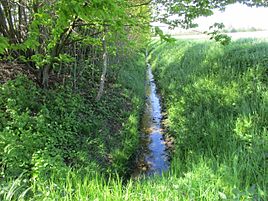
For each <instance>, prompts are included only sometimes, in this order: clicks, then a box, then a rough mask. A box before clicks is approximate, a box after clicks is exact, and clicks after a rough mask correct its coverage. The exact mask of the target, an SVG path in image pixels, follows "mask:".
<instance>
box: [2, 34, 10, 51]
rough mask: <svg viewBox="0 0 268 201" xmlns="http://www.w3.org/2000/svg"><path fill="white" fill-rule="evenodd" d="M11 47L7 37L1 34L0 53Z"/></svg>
mask: <svg viewBox="0 0 268 201" xmlns="http://www.w3.org/2000/svg"><path fill="white" fill-rule="evenodd" d="M8 47H9V44H8V40H7V38H5V37H3V36H0V54H3V53H4V52H5V51H6V49H7V48H8Z"/></svg>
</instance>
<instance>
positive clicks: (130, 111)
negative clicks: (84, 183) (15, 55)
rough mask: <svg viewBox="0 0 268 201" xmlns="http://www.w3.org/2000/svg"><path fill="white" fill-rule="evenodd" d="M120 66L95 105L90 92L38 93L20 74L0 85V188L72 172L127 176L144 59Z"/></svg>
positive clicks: (61, 90) (66, 89) (133, 147)
mask: <svg viewBox="0 0 268 201" xmlns="http://www.w3.org/2000/svg"><path fill="white" fill-rule="evenodd" d="M132 62H133V63H132ZM122 68H123V70H122V72H121V71H120V72H119V73H118V75H117V78H116V79H117V80H115V79H114V78H110V80H109V82H108V83H109V85H108V86H107V90H106V91H105V95H104V96H103V97H102V100H101V101H98V102H96V101H95V100H94V98H95V95H96V91H95V92H94V90H92V91H91V93H93V94H91V95H88V94H87V95H81V94H80V93H79V91H74V90H72V89H71V88H70V87H68V85H66V86H64V87H63V86H58V87H56V86H55V87H54V88H51V89H42V88H40V87H38V86H37V85H36V84H35V83H33V82H32V81H30V80H29V79H28V78H26V77H25V76H20V77H18V78H17V79H15V80H11V81H8V82H7V83H5V84H3V85H1V88H0V111H1V112H0V168H1V180H0V185H1V188H3V189H5V186H6V185H9V184H10V185H11V184H12V183H10V182H9V181H10V180H11V181H12V182H14V181H15V179H17V178H21V180H23V179H26V180H25V181H30V182H33V181H35V182H36V181H38V182H42V181H43V182H44V181H46V180H49V179H51V178H52V177H55V178H57V179H58V180H60V178H62V179H64V178H65V177H66V173H67V172H68V171H70V170H71V168H72V169H73V170H75V169H76V170H79V171H82V170H83V171H84V172H95V173H96V174H105V175H108V174H109V175H110V174H115V173H118V174H119V175H125V174H127V173H128V163H129V161H130V158H131V157H132V155H133V154H134V152H135V151H136V147H137V144H138V139H139V133H138V123H139V113H140V109H141V108H142V105H143V94H144V86H143V83H144V78H145V74H144V61H143V57H142V56H141V55H139V56H136V57H135V59H134V58H133V59H132V60H131V62H129V63H128V64H127V63H124V64H122ZM134 75H135V76H134ZM130 78H131V79H130ZM131 83H132V84H131ZM85 87H86V86H85ZM86 90H89V91H90V89H83V91H86ZM130 97H131V98H130ZM20 175H22V176H20ZM64 175H65V176H64ZM6 182H8V183H9V184H8V183H7V184H6ZM26 183H27V182H26ZM37 184H38V183H37ZM27 185H28V184H27ZM27 185H26V186H27ZM26 186H25V188H26ZM1 193H2V194H5V192H3V191H2V192H1ZM1 193H0V197H1Z"/></svg>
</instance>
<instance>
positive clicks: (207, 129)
mask: <svg viewBox="0 0 268 201" xmlns="http://www.w3.org/2000/svg"><path fill="white" fill-rule="evenodd" d="M151 48H152V51H151V54H150V62H151V63H152V66H153V70H154V73H155V77H156V80H157V82H158V86H159V88H160V92H161V94H162V97H163V102H164V105H165V108H166V110H167V113H168V119H167V123H168V130H169V133H170V134H171V135H173V136H174V138H175V152H174V155H173V157H172V163H171V167H170V171H169V172H167V173H165V174H164V175H163V176H161V177H160V176H154V177H151V178H146V179H140V180H133V179H130V180H129V181H128V182H125V181H123V179H122V178H121V177H120V176H118V175H116V174H111V175H107V174H101V173H99V172H98V171H97V172H96V171H92V170H91V169H89V170H86V169H80V170H77V169H69V170H68V171H66V172H61V176H59V175H58V174H55V175H52V176H51V177H50V179H47V180H34V179H31V180H28V181H24V180H23V178H20V177H19V178H18V179H17V180H16V181H14V182H13V183H12V182H7V184H8V185H6V188H3V189H2V198H3V199H2V200H12V199H13V198H18V196H21V197H20V198H19V199H20V200H66V201H67V200H100V201H101V200H122V201H123V200H131V201H132V200H140V201H143V200H172V201H173V200H181V201H184V200H189V201H190V200H211V201H214V200H260V201H262V200H267V199H268V195H267V194H268V190H267V189H268V188H267V187H268V169H267V154H268V131H267V125H268V116H267V115H268V92H267V91H268V90H267V89H268V88H267V87H268V85H267V83H268V82H267V81H268V80H267V67H268V66H267V61H268V57H267V55H268V43H267V42H266V41H258V40H240V41H236V42H233V43H231V44H230V45H229V46H226V47H224V46H220V45H218V44H215V43H212V42H191V41H176V42H175V43H170V44H168V43H162V44H160V43H158V42H157V43H154V44H153V45H152V46H151ZM129 72H131V73H128V72H127V71H125V70H123V69H122V72H120V73H121V75H120V79H121V81H123V82H125V83H126V86H128V87H127V88H128V91H135V90H138V89H137V88H140V89H142V85H143V83H140V81H141V79H140V80H136V81H135V79H136V78H137V77H140V74H139V73H141V72H142V71H136V69H135V68H134V66H133V67H132V68H130V71H129ZM142 76H143V75H142ZM131 83H135V84H134V85H132V84H131ZM136 86H138V87H136ZM138 91H139V92H141V90H138ZM129 95H130V94H129V92H126V93H125V96H129ZM133 99H134V100H135V98H133ZM137 101H138V100H137ZM128 120H129V123H130V124H131V123H133V124H134V125H136V124H137V121H136V118H135V115H134V116H129V119H128ZM131 132H133V133H136V130H135V128H134V129H130V130H128V132H126V133H125V135H126V138H125V139H128V137H129V136H130V135H131ZM128 145H129V144H128V143H126V145H125V147H126V148H123V149H122V150H124V151H126V150H127V147H128ZM123 147H124V146H123ZM131 149H132V148H131V147H130V150H131ZM124 151H123V152H124ZM119 155H120V154H119ZM119 158H120V157H119ZM123 158H124V157H123ZM123 161H125V160H123ZM120 164H121V162H120V160H119V162H118V165H120ZM29 186H30V189H28V187H29Z"/></svg>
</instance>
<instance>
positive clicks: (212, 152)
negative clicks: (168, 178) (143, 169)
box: [151, 40, 268, 200]
mask: <svg viewBox="0 0 268 201" xmlns="http://www.w3.org/2000/svg"><path fill="white" fill-rule="evenodd" d="M267 61H268V43H267V42H261V41H257V40H240V41H236V42H233V43H232V44H230V45H229V46H226V47H223V46H220V45H217V44H214V43H211V42H190V41H177V42H176V43H174V44H160V45H159V44H158V45H155V46H154V50H153V51H152V54H151V62H152V64H153V68H154V72H155V75H156V77H157V78H156V80H158V84H159V87H160V89H161V93H162V95H163V97H164V99H165V106H166V107H167V112H168V115H167V116H168V124H169V130H170V132H171V134H173V136H174V137H175V142H176V143H175V144H176V151H175V155H174V157H173V162H172V171H173V176H174V175H175V176H176V177H180V179H181V181H184V180H186V181H187V180H188V182H189V183H188V185H189V189H188V190H189V192H187V191H186V192H184V191H183V190H182V189H183V188H179V189H180V191H181V196H182V195H183V194H186V195H188V196H190V197H192V198H195V199H204V200H207V199H208V200H217V199H238V200H249V199H255V200H266V199H267V193H268V192H267V187H268V183H267V181H268V172H267V171H268V169H267V153H268V138H267V136H268V131H267V125H268V116H267V114H268V102H267V101H268V93H267V89H268V88H267V86H268V80H267V72H268V71H267ZM178 186H180V185H178Z"/></svg>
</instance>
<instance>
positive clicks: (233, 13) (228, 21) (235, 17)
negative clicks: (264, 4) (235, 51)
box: [196, 3, 268, 30]
mask: <svg viewBox="0 0 268 201" xmlns="http://www.w3.org/2000/svg"><path fill="white" fill-rule="evenodd" d="M196 22H197V23H198V24H199V29H202V30H204V29H208V27H209V26H210V25H212V24H214V23H215V22H223V23H224V24H225V27H227V28H228V27H235V28H250V27H255V28H260V29H265V30H268V8H260V7H259V8H256V7H253V8H251V7H248V6H246V5H242V4H239V3H236V4H233V5H229V6H227V8H226V10H225V11H224V12H221V11H215V12H214V15H213V16H210V17H200V18H199V19H197V20H196Z"/></svg>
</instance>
